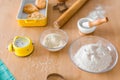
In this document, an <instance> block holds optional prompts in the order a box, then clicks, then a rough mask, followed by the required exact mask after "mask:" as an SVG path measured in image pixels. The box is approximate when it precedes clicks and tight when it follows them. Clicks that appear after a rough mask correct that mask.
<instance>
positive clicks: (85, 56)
mask: <svg viewBox="0 0 120 80" xmlns="http://www.w3.org/2000/svg"><path fill="white" fill-rule="evenodd" d="M73 60H74V62H75V64H76V65H78V67H80V68H81V69H84V70H87V71H90V72H91V71H92V72H99V71H102V70H104V69H106V68H107V67H109V66H110V64H111V62H112V56H111V54H110V52H109V51H108V49H107V48H106V47H104V46H103V45H102V44H101V43H96V44H88V45H84V46H82V47H81V48H80V49H79V50H78V52H77V53H76V54H75V55H74V58H73Z"/></svg>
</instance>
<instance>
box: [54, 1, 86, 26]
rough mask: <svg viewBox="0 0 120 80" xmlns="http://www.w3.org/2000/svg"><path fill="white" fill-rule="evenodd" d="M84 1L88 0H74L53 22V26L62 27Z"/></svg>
mask: <svg viewBox="0 0 120 80" xmlns="http://www.w3.org/2000/svg"><path fill="white" fill-rule="evenodd" d="M86 1H88V0H76V2H75V3H74V4H73V5H72V6H71V7H70V8H69V9H68V10H67V11H65V12H64V13H63V14H62V15H61V16H60V17H59V18H58V19H57V20H56V21H55V22H54V23H53V25H54V27H55V28H56V27H57V28H60V27H62V26H63V25H64V24H65V23H66V22H67V21H68V20H69V19H70V18H71V17H72V16H73V15H74V14H75V12H77V11H78V9H80V8H81V7H82V5H83V4H84V3H85V2H86Z"/></svg>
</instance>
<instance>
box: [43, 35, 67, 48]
mask: <svg viewBox="0 0 120 80" xmlns="http://www.w3.org/2000/svg"><path fill="white" fill-rule="evenodd" d="M65 44H66V42H65V41H64V40H63V38H62V36H61V35H59V34H57V33H51V34H48V35H46V36H45V38H44V40H43V45H45V46H46V47H48V48H59V47H63V46H64V45H65Z"/></svg>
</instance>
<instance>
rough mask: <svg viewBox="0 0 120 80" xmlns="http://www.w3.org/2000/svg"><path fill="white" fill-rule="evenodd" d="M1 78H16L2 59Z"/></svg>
mask: <svg viewBox="0 0 120 80" xmlns="http://www.w3.org/2000/svg"><path fill="white" fill-rule="evenodd" d="M0 80H15V78H14V76H13V75H12V74H11V72H10V71H9V70H8V68H7V67H6V65H5V64H4V63H3V61H2V60H0Z"/></svg>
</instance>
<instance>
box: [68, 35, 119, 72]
mask: <svg viewBox="0 0 120 80" xmlns="http://www.w3.org/2000/svg"><path fill="white" fill-rule="evenodd" d="M90 37H94V38H99V39H102V40H105V41H107V42H108V43H109V44H110V45H111V46H112V48H113V49H114V51H115V54H116V58H115V61H114V64H113V65H112V66H111V67H110V68H108V69H104V70H102V71H99V72H92V71H88V70H85V69H82V68H80V67H78V65H77V64H76V63H75V62H74V61H73V58H72V53H71V49H72V46H73V45H74V43H75V42H76V41H78V40H80V39H81V38H82V39H83V38H90ZM68 55H69V57H70V60H71V61H72V63H73V64H74V65H75V66H76V67H78V68H79V69H80V70H82V71H85V72H89V73H94V74H98V73H104V72H108V71H110V70H112V69H113V68H114V67H115V66H116V64H117V62H118V51H117V49H116V47H115V46H114V45H113V44H112V43H111V42H110V41H109V40H107V39H104V38H102V37H99V36H91V35H90V36H83V37H79V38H78V39H76V40H75V41H73V42H72V43H71V45H70V48H69V52H68Z"/></svg>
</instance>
